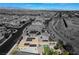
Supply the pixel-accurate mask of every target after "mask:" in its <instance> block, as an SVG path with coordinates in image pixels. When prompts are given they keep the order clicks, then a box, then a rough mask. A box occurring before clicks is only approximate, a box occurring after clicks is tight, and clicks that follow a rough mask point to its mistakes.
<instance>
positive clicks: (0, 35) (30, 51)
mask: <svg viewBox="0 0 79 59" xmlns="http://www.w3.org/2000/svg"><path fill="white" fill-rule="evenodd" d="M78 44H79V11H63V10H61V11H59V10H57V11H56V10H25V9H24V10H20V9H0V55H72V54H73V55H74V54H77V55H78V54H79V45H78Z"/></svg>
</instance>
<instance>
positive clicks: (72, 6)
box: [0, 3, 79, 10]
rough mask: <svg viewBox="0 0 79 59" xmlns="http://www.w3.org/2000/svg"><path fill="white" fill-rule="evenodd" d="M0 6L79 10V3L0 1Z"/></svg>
mask: <svg viewBox="0 0 79 59" xmlns="http://www.w3.org/2000/svg"><path fill="white" fill-rule="evenodd" d="M0 8H16V9H34V10H79V3H0Z"/></svg>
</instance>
